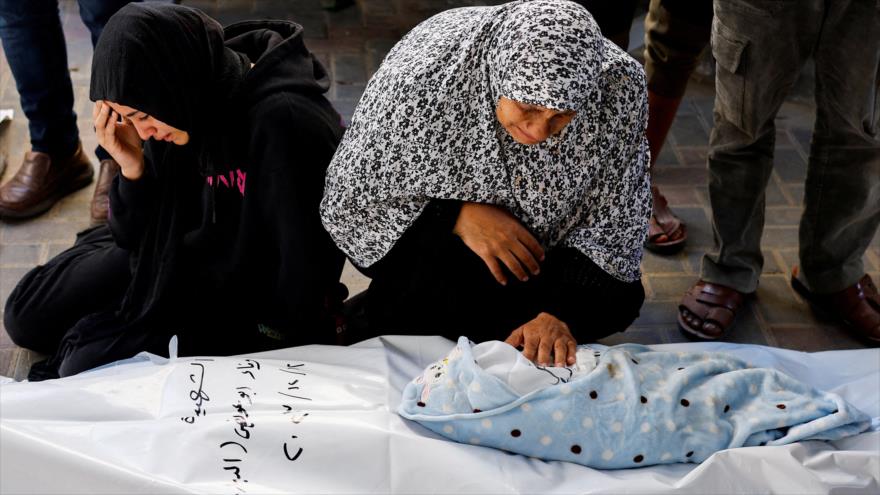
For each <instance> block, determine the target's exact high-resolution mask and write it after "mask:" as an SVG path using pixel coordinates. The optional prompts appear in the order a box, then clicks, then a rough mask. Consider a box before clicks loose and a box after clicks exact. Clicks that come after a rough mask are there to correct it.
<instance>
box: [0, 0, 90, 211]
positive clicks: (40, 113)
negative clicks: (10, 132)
mask: <svg viewBox="0 0 880 495" xmlns="http://www.w3.org/2000/svg"><path fill="white" fill-rule="evenodd" d="M0 39H2V41H3V49H4V50H5V52H6V59H7V60H8V61H9V68H10V69H11V70H12V75H13V77H14V78H15V83H16V87H17V88H18V92H19V94H20V96H21V107H22V110H24V113H25V115H26V116H27V118H28V128H29V131H30V137H31V149H32V151H30V152H28V153H27V154H25V158H24V163H22V165H21V168H19V170H18V172H17V173H16V174H15V176H13V178H12V179H11V180H10V181H8V182H7V183H6V184H4V185H3V186H2V187H0V218H3V219H21V218H28V217H32V216H35V215H39V214H41V213H43V212H44V211H46V210H48V209H49V208H51V207H52V205H53V204H55V202H56V201H58V200H59V199H61V198H62V197H64V196H65V195H67V194H69V193H71V192H73V191H76V190H77V189H80V188H83V187H85V186H87V185H88V184H89V183H91V182H92V176H93V175H94V172H93V170H92V164H91V163H90V162H89V160H88V158H87V157H86V155H85V153H83V151H82V147H81V146H80V144H79V132H78V131H77V128H76V115H75V114H74V113H73V86H72V84H71V82H70V74H69V73H68V69H67V47H66V45H65V43H64V32H63V31H62V29H61V18H60V15H59V12H58V2H57V0H28V1H26V2H22V1H20V0H0Z"/></svg>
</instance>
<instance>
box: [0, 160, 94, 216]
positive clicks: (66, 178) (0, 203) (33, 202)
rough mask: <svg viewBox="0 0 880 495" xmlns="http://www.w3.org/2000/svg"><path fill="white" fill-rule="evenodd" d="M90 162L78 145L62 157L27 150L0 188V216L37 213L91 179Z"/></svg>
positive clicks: (85, 184)
mask: <svg viewBox="0 0 880 495" xmlns="http://www.w3.org/2000/svg"><path fill="white" fill-rule="evenodd" d="M94 175H95V172H94V170H92V164H91V162H89V159H88V158H87V157H86V155H85V153H83V150H82V145H81V144H80V145H78V146H77V148H76V152H75V153H74V154H73V155H71V156H70V157H67V158H65V159H52V158H51V157H49V155H48V154H46V153H41V152H39V151H29V152H28V153H26V154H25V156H24V163H22V165H21V168H19V169H18V172H16V173H15V175H14V176H13V177H12V179H10V180H9V181H8V182H7V183H6V184H4V185H3V186H2V187H0V218H3V219H23V218H29V217H33V216H36V215H39V214H41V213H43V212H45V211H46V210H48V209H49V208H51V207H52V205H54V204H55V202H57V201H58V200H59V199H61V198H63V197H64V196H67V195H68V194H70V193H72V192H73V191H76V190H77V189H82V188H83V187H85V186H87V185H89V183H91V182H92V177H93V176H94Z"/></svg>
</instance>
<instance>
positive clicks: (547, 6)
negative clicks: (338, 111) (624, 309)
mask: <svg viewBox="0 0 880 495" xmlns="http://www.w3.org/2000/svg"><path fill="white" fill-rule="evenodd" d="M645 91H646V90H645V77H644V71H643V70H642V68H641V66H640V65H639V64H638V63H637V62H636V61H634V60H633V59H632V58H630V57H629V56H628V55H626V54H625V53H624V52H623V51H621V50H620V49H618V48H617V47H616V46H615V45H614V44H612V43H611V42H609V41H607V40H605V39H604V38H602V36H601V34H600V33H599V28H598V27H597V26H596V23H595V22H594V21H593V18H592V17H591V16H590V14H589V13H588V12H587V11H586V10H585V9H584V8H583V7H581V6H579V5H577V4H575V3H573V2H570V1H567V0H520V1H515V2H511V3H507V4H504V5H500V6H497V7H468V8H460V9H453V10H449V11H446V12H443V13H440V14H438V15H436V16H434V17H431V18H430V19H428V20H426V21H425V22H423V23H422V24H420V25H418V26H416V27H415V28H414V29H413V30H412V31H411V32H410V33H408V34H407V35H406V36H405V37H404V38H403V39H402V40H401V41H400V42H399V43H397V45H396V46H395V47H394V48H393V49H392V50H391V51H390V52H389V53H388V56H387V57H386V58H385V60H384V62H383V63H382V65H381V67H379V70H378V71H377V72H376V74H375V75H374V76H373V78H372V79H371V80H370V82H369V84H368V85H367V88H366V90H365V92H364V95H363V97H362V98H361V101H360V103H359V104H358V107H357V109H356V110H355V113H354V117H353V119H352V122H351V127H350V128H349V129H348V131H347V132H346V134H345V137H344V139H343V141H342V143H341V144H340V146H339V149H338V150H337V152H336V155H335V156H334V158H333V161H332V163H331V165H330V168H329V170H328V171H327V180H326V186H325V192H324V199H323V202H322V204H321V215H322V219H323V222H324V226H325V228H326V229H327V231H328V232H329V233H330V235H331V236H332V237H333V239H334V240H335V241H336V244H337V245H338V246H339V247H340V248H341V249H342V250H343V251H345V252H346V253H347V254H348V256H349V257H350V258H351V259H352V260H353V261H354V262H355V263H357V264H358V265H360V266H364V267H366V266H370V265H372V264H373V263H375V262H376V261H378V260H379V259H381V258H382V257H383V256H385V254H387V253H388V251H389V250H390V249H391V247H392V246H393V245H394V243H395V242H397V240H398V239H399V238H400V237H401V235H402V234H403V232H404V231H405V230H406V229H407V228H409V226H410V225H412V223H413V222H414V221H415V219H416V218H417V217H418V216H419V215H420V214H421V212H422V211H423V210H424V208H425V205H426V204H427V203H428V201H429V200H431V199H432V198H438V199H455V200H461V201H472V202H481V203H489V204H495V205H500V206H504V207H506V208H507V209H508V210H510V212H511V213H512V214H514V215H515V216H516V217H517V218H519V220H520V221H521V222H522V223H523V224H524V225H525V226H526V227H528V228H529V229H530V230H531V231H532V233H533V234H534V235H535V236H536V238H537V239H538V240H539V241H540V242H541V243H542V244H543V245H544V246H545V247H554V246H559V245H565V246H572V247H575V248H577V249H579V250H580V251H581V252H583V253H584V254H585V255H586V256H588V257H589V258H590V259H591V260H593V262H595V263H596V264H597V265H598V266H599V267H601V268H602V269H604V270H605V271H607V272H608V273H609V274H611V275H613V276H615V277H616V278H618V279H620V280H624V281H627V282H629V281H633V280H636V279H638V278H639V276H640V273H639V262H640V260H641V254H642V243H643V241H644V238H645V235H646V232H647V219H648V217H649V214H650V210H651V205H650V201H651V200H650V197H651V196H650V187H649V178H648V151H647V149H648V148H647V142H646V140H645V124H646V117H647V101H646V96H645V95H646V92H645ZM501 96H505V97H507V98H510V99H514V100H517V101H521V102H525V103H530V104H535V105H541V106H544V107H550V108H554V109H559V110H575V111H577V115H576V116H575V118H574V119H573V120H572V122H571V123H570V124H569V125H568V126H566V127H565V129H563V131H562V132H561V133H559V134H558V135H556V136H552V137H550V138H549V139H547V140H546V141H545V142H543V143H540V144H538V145H534V146H525V145H521V144H519V143H517V142H515V141H514V140H513V139H512V138H511V137H510V135H509V134H508V133H507V131H505V130H504V128H503V127H502V126H501V124H500V123H499V122H498V121H497V118H496V116H495V106H496V103H497V102H498V99H499V98H500V97H501Z"/></svg>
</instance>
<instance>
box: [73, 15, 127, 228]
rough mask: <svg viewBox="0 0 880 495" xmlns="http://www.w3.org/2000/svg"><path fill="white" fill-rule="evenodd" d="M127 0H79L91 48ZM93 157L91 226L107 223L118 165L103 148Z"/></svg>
mask: <svg viewBox="0 0 880 495" xmlns="http://www.w3.org/2000/svg"><path fill="white" fill-rule="evenodd" d="M127 3H129V0H79V16H80V18H81V19H82V21H83V23H84V24H85V25H86V27H87V28H89V32H90V33H91V34H92V46H93V47H94V46H95V44H96V43H97V42H98V37H99V36H101V31H102V30H103V29H104V26H105V25H106V24H107V21H108V20H110V17H112V16H113V14H115V13H116V11H118V10H119V9H121V8H122V7H123V6H125V4H127ZM95 156H97V157H98V161H99V162H100V166H99V171H98V182H97V184H95V193H94V196H93V197H92V204H91V208H90V215H91V218H92V225H97V224H100V223H104V222H106V221H107V213H108V211H109V208H110V198H109V193H110V185H111V184H112V182H113V178H114V177H116V174H118V173H119V165H118V164H117V163H116V161H115V160H113V158H111V157H110V154H108V153H107V152H106V151H105V150H104V148H101V147H100V146H98V147H97V148H95Z"/></svg>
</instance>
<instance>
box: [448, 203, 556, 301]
mask: <svg viewBox="0 0 880 495" xmlns="http://www.w3.org/2000/svg"><path fill="white" fill-rule="evenodd" d="M452 231H453V232H454V233H455V234H456V235H457V236H459V237H461V240H462V241H464V243H465V245H466V246H467V247H469V248H470V249H471V251H473V252H474V253H476V254H477V256H479V257H480V258H482V259H483V261H484V262H485V263H486V266H488V267H489V271H490V272H492V275H493V276H494V277H495V280H497V281H498V283H500V284H502V285H506V284H507V277H506V276H505V274H504V269H502V268H501V264H500V263H499V261H500V262H501V263H504V266H506V267H507V268H508V269H509V270H510V272H511V273H513V274H514V275H516V276H517V278H519V279H520V280H522V281H526V280H528V279H529V275H528V274H529V273H532V274H533V275H537V274H538V273H539V272H540V271H541V268H540V265H539V264H538V262H539V261H544V249H543V248H542V247H541V244H539V243H538V241H537V240H536V239H535V238H534V236H532V234H531V233H530V232H529V231H528V229H526V228H525V227H523V225H522V224H521V223H519V220H517V219H516V217H514V216H513V215H511V214H510V213H509V212H508V211H507V210H505V209H503V208H499V207H497V206H492V205H486V204H481V203H464V204H462V206H461V212H460V213H459V214H458V220H456V222H455V228H453V229H452Z"/></svg>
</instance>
